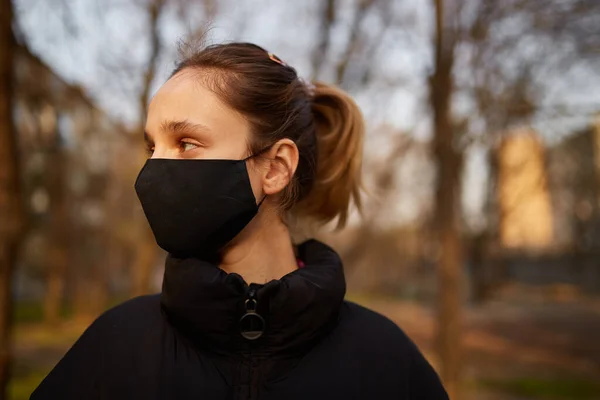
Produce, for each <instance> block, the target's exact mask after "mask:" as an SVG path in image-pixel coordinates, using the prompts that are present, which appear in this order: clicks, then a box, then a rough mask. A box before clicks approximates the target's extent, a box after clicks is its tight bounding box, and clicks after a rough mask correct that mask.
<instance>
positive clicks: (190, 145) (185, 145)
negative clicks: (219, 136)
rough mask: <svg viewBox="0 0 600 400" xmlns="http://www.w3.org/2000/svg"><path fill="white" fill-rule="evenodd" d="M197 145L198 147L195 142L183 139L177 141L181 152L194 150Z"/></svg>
mask: <svg viewBox="0 0 600 400" xmlns="http://www.w3.org/2000/svg"><path fill="white" fill-rule="evenodd" d="M198 147H200V146H199V145H197V144H196V143H191V142H184V141H182V142H179V148H180V149H181V151H182V152H185V151H189V150H194V149H196V148H198Z"/></svg>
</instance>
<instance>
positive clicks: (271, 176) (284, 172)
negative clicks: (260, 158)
mask: <svg viewBox="0 0 600 400" xmlns="http://www.w3.org/2000/svg"><path fill="white" fill-rule="evenodd" d="M265 156H266V157H267V158H268V159H269V160H268V169H267V171H266V174H265V175H263V182H262V185H263V191H264V193H265V194H266V195H273V194H277V193H279V192H281V191H282V190H283V189H284V188H285V187H286V186H287V185H288V184H289V183H290V182H291V180H292V177H293V176H294V173H295V172H296V168H298V159H299V158H300V155H299V153H298V147H297V146H296V143H294V142H293V141H292V140H290V139H281V140H279V141H278V142H276V143H275V144H274V145H273V146H272V147H271V149H269V151H268V152H267V153H266V154H265Z"/></svg>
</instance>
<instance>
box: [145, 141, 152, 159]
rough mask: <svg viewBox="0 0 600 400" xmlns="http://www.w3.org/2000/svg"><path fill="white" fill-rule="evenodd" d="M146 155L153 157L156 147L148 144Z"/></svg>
mask: <svg viewBox="0 0 600 400" xmlns="http://www.w3.org/2000/svg"><path fill="white" fill-rule="evenodd" d="M146 154H147V155H148V157H150V156H152V154H154V145H153V144H151V143H148V144H147V145H146Z"/></svg>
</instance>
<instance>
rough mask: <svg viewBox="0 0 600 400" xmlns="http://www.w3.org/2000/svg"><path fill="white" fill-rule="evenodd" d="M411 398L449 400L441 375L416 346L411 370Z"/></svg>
mask: <svg viewBox="0 0 600 400" xmlns="http://www.w3.org/2000/svg"><path fill="white" fill-rule="evenodd" d="M409 385H410V397H409V398H410V400H448V394H447V393H446V390H445V389H444V386H443V385H442V382H441V381H440V378H439V376H438V375H437V373H436V372H435V370H434V369H433V367H432V366H431V364H429V362H427V360H426V359H425V357H423V355H422V354H421V352H420V351H419V350H418V349H417V348H416V346H415V351H414V353H413V360H412V364H411V370H410V383H409Z"/></svg>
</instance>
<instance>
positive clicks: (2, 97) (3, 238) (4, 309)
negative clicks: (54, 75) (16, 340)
mask: <svg viewBox="0 0 600 400" xmlns="http://www.w3.org/2000/svg"><path fill="white" fill-rule="evenodd" d="M12 17H13V8H12V2H11V0H0V221H1V223H0V399H5V398H6V386H7V382H8V379H9V371H10V360H11V352H10V348H11V343H10V342H11V340H10V339H11V336H10V333H11V310H12V296H11V283H12V274H13V270H14V266H15V262H16V253H17V248H18V244H19V241H20V238H21V233H22V230H23V210H22V208H21V202H20V191H19V168H18V157H17V144H16V138H15V136H16V135H15V130H14V125H13V118H12V115H13V113H12V105H13V103H12V101H13V87H12V85H13V81H14V76H13V68H14V65H13V64H14V58H13V54H14V38H13V33H12Z"/></svg>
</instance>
